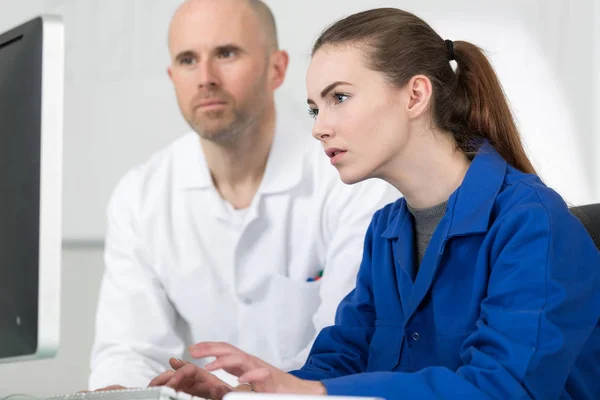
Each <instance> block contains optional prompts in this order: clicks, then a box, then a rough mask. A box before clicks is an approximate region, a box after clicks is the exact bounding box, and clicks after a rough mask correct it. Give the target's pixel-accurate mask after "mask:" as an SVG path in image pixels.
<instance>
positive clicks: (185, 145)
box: [108, 132, 199, 209]
mask: <svg viewBox="0 0 600 400" xmlns="http://www.w3.org/2000/svg"><path fill="white" fill-rule="evenodd" d="M194 146H199V144H198V140H197V135H196V134H195V133H193V132H191V133H187V134H185V135H184V136H182V137H180V138H178V139H177V140H175V141H173V142H172V143H171V144H169V145H168V146H167V147H165V148H163V149H161V150H159V151H157V152H156V153H154V154H153V155H151V156H150V157H149V158H148V159H147V160H146V161H145V162H143V163H141V164H139V165H137V166H135V167H133V168H131V169H130V170H129V171H127V172H126V173H125V174H124V175H123V177H122V178H121V179H120V180H119V182H118V183H117V185H116V187H115V189H114V190H113V192H112V194H111V197H110V200H109V206H108V207H109V209H114V208H116V207H119V206H120V205H127V206H137V205H139V203H140V202H141V201H142V199H145V198H146V199H147V198H150V197H151V196H152V195H153V194H155V193H165V191H166V190H168V188H169V187H170V185H171V184H172V180H173V163H174V161H175V160H177V159H179V158H180V157H181V156H182V154H185V153H186V152H188V151H189V150H190V149H191V148H193V147H194Z"/></svg>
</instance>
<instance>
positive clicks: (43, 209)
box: [0, 16, 64, 362]
mask: <svg viewBox="0 0 600 400" xmlns="http://www.w3.org/2000/svg"><path fill="white" fill-rule="evenodd" d="M63 37H64V35H63V22H62V20H61V18H59V17H55V16H42V17H38V18H35V19H33V20H31V21H29V22H26V23H24V24H22V25H19V26H17V27H15V28H13V29H10V30H8V31H6V32H4V33H2V34H0V361H2V362H7V361H20V360H28V359H36V358H48V357H52V356H54V355H55V353H56V351H57V349H58V342H59V333H60V279H61V274H60V271H61V243H62V234H61V222H62V218H61V210H62V129H63V90H64V89H63V87H64V83H63V81H64V39H63Z"/></svg>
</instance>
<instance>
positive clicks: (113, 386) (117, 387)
mask: <svg viewBox="0 0 600 400" xmlns="http://www.w3.org/2000/svg"><path fill="white" fill-rule="evenodd" d="M123 389H126V388H125V387H123V386H121V385H111V386H107V387H103V388H101V389H96V390H95V392H106V391H108V390H123Z"/></svg>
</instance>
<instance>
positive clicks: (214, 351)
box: [189, 342, 242, 358]
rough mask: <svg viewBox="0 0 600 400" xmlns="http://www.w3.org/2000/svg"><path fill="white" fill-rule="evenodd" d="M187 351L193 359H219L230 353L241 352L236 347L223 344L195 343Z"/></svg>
mask: <svg viewBox="0 0 600 400" xmlns="http://www.w3.org/2000/svg"><path fill="white" fill-rule="evenodd" d="M189 351H190V354H191V356H192V357H194V358H205V357H221V356H225V355H227V354H231V353H236V352H242V351H241V350H240V349H238V348H237V347H234V346H232V345H230V344H229V343H223V342H203V343H197V344H195V345H193V346H190V348H189Z"/></svg>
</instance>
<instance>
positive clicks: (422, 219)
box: [406, 200, 448, 279]
mask: <svg viewBox="0 0 600 400" xmlns="http://www.w3.org/2000/svg"><path fill="white" fill-rule="evenodd" d="M447 205H448V201H447V200H446V201H445V202H443V203H441V204H438V205H437V206H433V207H429V208H413V207H411V206H409V205H408V203H406V206H407V207H408V211H410V213H411V214H412V215H413V217H414V219H415V238H416V241H415V244H416V248H417V254H418V255H419V259H418V262H417V268H416V269H415V271H418V269H419V268H418V267H419V265H420V264H421V260H423V255H424V254H425V250H427V246H429V241H430V240H431V237H432V236H433V232H434V231H435V228H437V226H438V224H439V223H440V220H441V219H442V217H443V216H444V214H445V213H446V206H447ZM413 279H414V277H413Z"/></svg>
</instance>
